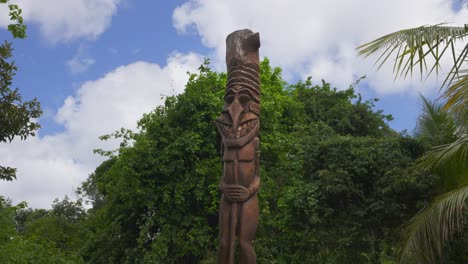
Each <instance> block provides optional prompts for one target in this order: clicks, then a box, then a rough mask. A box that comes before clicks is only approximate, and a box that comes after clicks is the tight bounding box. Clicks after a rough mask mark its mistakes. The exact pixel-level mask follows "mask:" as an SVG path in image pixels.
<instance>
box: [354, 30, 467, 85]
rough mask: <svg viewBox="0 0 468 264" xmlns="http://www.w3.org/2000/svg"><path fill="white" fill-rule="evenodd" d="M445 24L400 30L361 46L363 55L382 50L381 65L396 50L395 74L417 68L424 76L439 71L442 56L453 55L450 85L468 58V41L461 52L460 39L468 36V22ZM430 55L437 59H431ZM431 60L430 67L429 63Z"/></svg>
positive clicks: (400, 74)
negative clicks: (454, 24) (449, 25)
mask: <svg viewBox="0 0 468 264" xmlns="http://www.w3.org/2000/svg"><path fill="white" fill-rule="evenodd" d="M443 25H444V24H437V25H432V26H421V27H417V28H410V29H405V30H400V31H397V32H394V33H391V34H388V35H385V36H383V37H380V38H378V39H376V40H373V41H371V42H369V43H366V44H363V45H361V46H359V47H357V50H358V51H359V55H360V56H364V57H367V56H369V55H371V54H375V53H377V52H380V51H381V52H382V54H381V55H380V57H379V58H378V59H377V61H376V64H378V68H379V69H380V68H381V67H382V65H383V64H385V62H386V61H387V60H388V59H389V58H390V57H392V56H391V55H392V54H395V53H396V56H395V61H394V65H393V71H394V73H395V78H397V77H401V76H405V77H406V76H407V75H408V74H412V73H413V69H417V70H418V71H419V72H420V74H421V78H422V76H423V74H424V73H426V74H427V76H429V75H430V74H431V73H432V72H433V71H434V70H435V72H436V73H438V71H439V69H440V59H441V58H442V56H452V60H453V62H454V64H453V67H452V68H451V70H450V71H449V73H448V75H447V77H446V79H445V81H444V84H443V85H442V86H444V85H445V84H448V85H450V84H451V83H452V82H453V81H454V80H455V78H457V76H458V72H459V71H460V68H461V66H462V64H463V62H464V61H465V59H466V58H467V55H468V45H465V47H464V49H463V50H462V51H461V52H460V53H459V54H457V52H456V48H455V47H456V46H455V44H456V42H457V41H459V40H461V39H463V38H465V37H467V36H468V24H466V25H465V26H463V27H448V26H443ZM428 58H430V59H433V60H434V61H428ZM428 62H430V63H431V64H429V66H430V67H428Z"/></svg>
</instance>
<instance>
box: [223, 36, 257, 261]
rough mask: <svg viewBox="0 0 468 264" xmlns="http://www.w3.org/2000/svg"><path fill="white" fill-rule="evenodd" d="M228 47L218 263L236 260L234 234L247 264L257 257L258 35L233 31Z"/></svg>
mask: <svg viewBox="0 0 468 264" xmlns="http://www.w3.org/2000/svg"><path fill="white" fill-rule="evenodd" d="M226 46H227V47H226V64H227V71H228V79H227V84H226V92H225V95H224V106H223V111H222V113H221V116H220V117H218V118H217V119H216V125H217V127H218V130H219V133H220V134H221V137H222V143H223V162H224V173H223V177H222V178H221V181H220V184H219V186H220V189H221V192H222V196H221V202H220V207H219V228H220V245H219V251H218V263H222V264H233V263H234V251H235V241H236V237H237V242H238V247H239V261H240V263H241V264H248V263H256V262H257V260H256V255H255V251H254V248H253V246H252V240H253V239H254V237H255V232H256V230H257V225H258V215H259V209H258V198H257V192H258V190H259V187H260V177H259V153H258V147H259V138H258V132H259V129H260V122H259V121H260V120H259V117H260V66H259V55H258V49H259V47H260V37H259V34H258V33H253V32H252V31H251V30H248V29H244V30H239V31H235V32H233V33H231V34H230V35H229V36H228V37H227V39H226Z"/></svg>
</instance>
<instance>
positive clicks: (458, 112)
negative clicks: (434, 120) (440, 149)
mask: <svg viewBox="0 0 468 264" xmlns="http://www.w3.org/2000/svg"><path fill="white" fill-rule="evenodd" d="M461 73H462V74H463V75H462V76H461V77H460V78H459V79H458V80H457V81H456V82H455V83H453V85H452V86H450V87H448V88H447V90H445V92H444V93H443V94H442V97H443V98H444V99H445V101H446V103H445V105H444V107H443V109H444V110H446V111H448V112H450V113H451V114H452V115H453V116H454V118H455V120H456V121H457V124H459V126H460V127H461V129H464V130H465V131H461V132H462V133H466V130H467V128H468V70H463V71H461Z"/></svg>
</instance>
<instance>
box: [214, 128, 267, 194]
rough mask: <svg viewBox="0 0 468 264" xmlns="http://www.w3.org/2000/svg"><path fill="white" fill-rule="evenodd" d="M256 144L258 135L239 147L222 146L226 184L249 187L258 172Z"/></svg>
mask: <svg viewBox="0 0 468 264" xmlns="http://www.w3.org/2000/svg"><path fill="white" fill-rule="evenodd" d="M258 145H259V140H258V137H255V138H254V139H253V140H252V141H250V142H249V143H247V144H246V145H244V146H243V147H241V148H229V147H224V155H223V161H224V182H225V183H226V184H239V185H242V186H244V187H246V188H248V187H249V185H250V184H251V183H252V181H253V180H254V178H255V176H256V175H257V173H258V172H257V169H258V167H257V164H258V161H257V158H258ZM236 174H237V175H236Z"/></svg>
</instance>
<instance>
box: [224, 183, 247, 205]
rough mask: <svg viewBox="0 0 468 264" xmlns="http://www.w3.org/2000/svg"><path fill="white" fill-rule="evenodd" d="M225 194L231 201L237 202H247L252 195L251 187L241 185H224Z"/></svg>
mask: <svg viewBox="0 0 468 264" xmlns="http://www.w3.org/2000/svg"><path fill="white" fill-rule="evenodd" d="M224 194H225V195H226V196H227V198H228V200H229V201H231V202H236V203H241V202H245V201H246V200H247V199H249V197H250V191H249V189H247V188H245V187H244V186H241V185H226V186H225V187H224Z"/></svg>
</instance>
